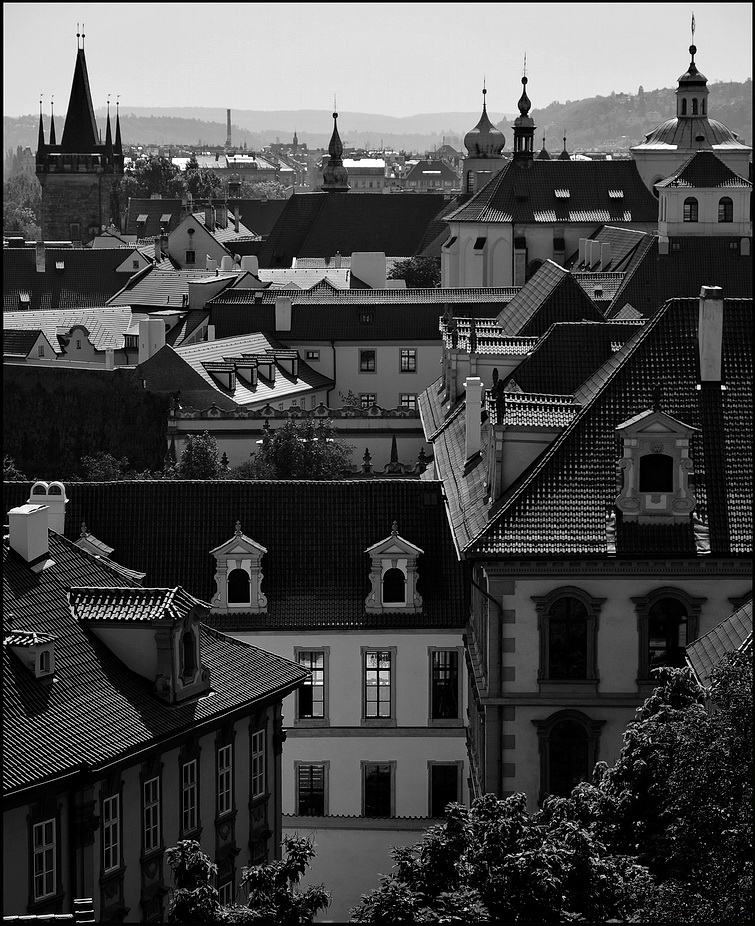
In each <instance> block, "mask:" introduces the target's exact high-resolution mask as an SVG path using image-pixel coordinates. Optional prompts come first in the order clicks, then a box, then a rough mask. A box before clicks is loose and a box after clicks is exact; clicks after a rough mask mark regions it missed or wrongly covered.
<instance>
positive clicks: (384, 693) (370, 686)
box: [364, 651, 391, 718]
mask: <svg viewBox="0 0 755 926" xmlns="http://www.w3.org/2000/svg"><path fill="white" fill-rule="evenodd" d="M364 682H365V716H366V717H367V718H381V717H382V718H387V717H390V716H391V654H390V652H382V651H381V652H370V653H366V654H365V672H364Z"/></svg>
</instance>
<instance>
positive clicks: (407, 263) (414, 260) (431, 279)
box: [388, 257, 440, 289]
mask: <svg viewBox="0 0 755 926" xmlns="http://www.w3.org/2000/svg"><path fill="white" fill-rule="evenodd" d="M388 279H389V280H406V285H407V288H409V289H419V288H422V289H437V288H438V287H439V286H440V258H438V257H407V258H406V259H405V260H397V261H396V262H395V263H394V265H393V266H392V267H391V269H390V270H389V271H388Z"/></svg>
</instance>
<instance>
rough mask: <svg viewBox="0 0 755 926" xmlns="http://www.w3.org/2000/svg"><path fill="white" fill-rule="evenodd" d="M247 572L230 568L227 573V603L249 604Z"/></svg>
mask: <svg viewBox="0 0 755 926" xmlns="http://www.w3.org/2000/svg"><path fill="white" fill-rule="evenodd" d="M249 585H250V583H249V573H248V572H247V571H246V570H245V569H232V570H231V571H230V572H229V573H228V604H249V601H250V599H249Z"/></svg>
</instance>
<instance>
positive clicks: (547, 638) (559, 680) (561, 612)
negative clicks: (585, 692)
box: [532, 587, 605, 691]
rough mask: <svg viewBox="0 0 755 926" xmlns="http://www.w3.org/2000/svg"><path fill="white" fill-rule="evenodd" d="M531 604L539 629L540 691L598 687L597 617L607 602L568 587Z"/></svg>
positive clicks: (534, 598)
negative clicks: (552, 686)
mask: <svg viewBox="0 0 755 926" xmlns="http://www.w3.org/2000/svg"><path fill="white" fill-rule="evenodd" d="M532 600H533V601H534V602H535V609H536V611H537V613H538V621H539V629H540V674H539V676H538V683H539V685H540V688H541V689H542V688H543V687H548V684H549V683H553V685H554V687H557V688H558V689H559V690H561V691H563V690H566V689H567V688H568V684H569V683H571V684H573V685H584V683H589V684H590V685H593V686H594V685H596V684H597V681H598V671H597V656H596V651H597V630H598V615H599V613H600V608H601V606H602V604H603V603H604V601H605V599H604V598H593V597H591V596H590V595H588V594H587V593H586V592H583V591H582V589H579V588H573V587H566V588H560V589H555V590H554V591H552V592H550V593H549V594H548V595H545V596H544V597H542V598H541V597H533V599H532Z"/></svg>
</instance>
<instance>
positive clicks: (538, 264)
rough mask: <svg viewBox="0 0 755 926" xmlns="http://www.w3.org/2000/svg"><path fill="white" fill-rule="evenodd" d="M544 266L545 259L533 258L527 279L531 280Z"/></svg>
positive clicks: (528, 268)
mask: <svg viewBox="0 0 755 926" xmlns="http://www.w3.org/2000/svg"><path fill="white" fill-rule="evenodd" d="M542 266H543V261H541V260H539V259H537V258H536V259H535V260H531V261H530V262H529V266H528V267H527V279H528V280H529V279H530V278H531V277H533V276H534V275H535V274H536V273H537V271H538V270H539V269H540V268H541V267H542Z"/></svg>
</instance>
